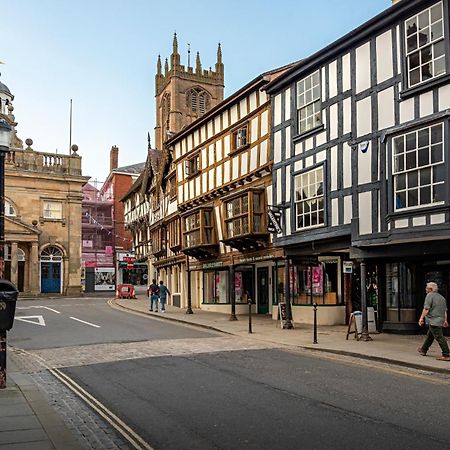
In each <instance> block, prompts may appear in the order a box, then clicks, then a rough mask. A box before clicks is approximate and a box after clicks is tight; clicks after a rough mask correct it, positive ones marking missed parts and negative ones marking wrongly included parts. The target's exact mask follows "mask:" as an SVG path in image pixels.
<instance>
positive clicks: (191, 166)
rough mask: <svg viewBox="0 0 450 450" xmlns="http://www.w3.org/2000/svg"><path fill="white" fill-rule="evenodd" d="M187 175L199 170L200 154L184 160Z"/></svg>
mask: <svg viewBox="0 0 450 450" xmlns="http://www.w3.org/2000/svg"><path fill="white" fill-rule="evenodd" d="M184 169H185V172H186V176H187V177H192V176H194V175H196V174H197V173H198V172H199V171H200V155H199V154H197V155H195V156H193V157H191V158H189V159H188V160H186V161H185V162H184Z"/></svg>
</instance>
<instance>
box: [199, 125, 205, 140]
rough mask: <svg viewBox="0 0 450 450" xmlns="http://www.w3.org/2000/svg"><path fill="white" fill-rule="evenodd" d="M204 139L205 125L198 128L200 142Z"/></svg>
mask: <svg viewBox="0 0 450 450" xmlns="http://www.w3.org/2000/svg"><path fill="white" fill-rule="evenodd" d="M204 141H206V125H203V126H202V127H201V128H200V142H204Z"/></svg>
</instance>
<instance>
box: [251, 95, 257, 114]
mask: <svg viewBox="0 0 450 450" xmlns="http://www.w3.org/2000/svg"><path fill="white" fill-rule="evenodd" d="M256 108H257V104H256V92H252V93H251V94H250V111H253V110H254V109H256Z"/></svg>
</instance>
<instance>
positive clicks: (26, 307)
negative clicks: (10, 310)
mask: <svg viewBox="0 0 450 450" xmlns="http://www.w3.org/2000/svg"><path fill="white" fill-rule="evenodd" d="M32 308H44V309H48V310H49V311H53V312H54V313H56V314H61V313H60V312H59V311H56V309H53V308H49V307H48V306H41V305H34V306H18V307H17V308H16V309H32Z"/></svg>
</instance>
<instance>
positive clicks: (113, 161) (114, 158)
mask: <svg viewBox="0 0 450 450" xmlns="http://www.w3.org/2000/svg"><path fill="white" fill-rule="evenodd" d="M117 167H119V147H116V146H115V145H113V146H112V147H111V152H110V153H109V171H110V172H112V171H113V170H114V169H117Z"/></svg>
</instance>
